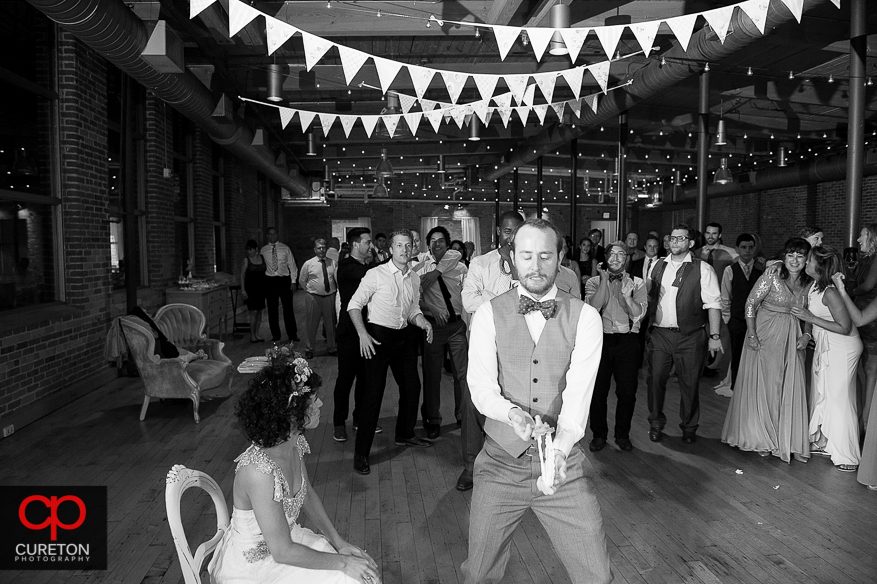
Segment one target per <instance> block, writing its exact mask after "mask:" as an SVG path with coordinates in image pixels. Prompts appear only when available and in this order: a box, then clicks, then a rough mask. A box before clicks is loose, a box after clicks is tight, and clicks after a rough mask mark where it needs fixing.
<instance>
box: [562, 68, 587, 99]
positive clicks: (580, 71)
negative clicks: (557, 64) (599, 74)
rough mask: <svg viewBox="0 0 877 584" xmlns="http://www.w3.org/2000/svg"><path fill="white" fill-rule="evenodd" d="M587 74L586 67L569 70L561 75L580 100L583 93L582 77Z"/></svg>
mask: <svg viewBox="0 0 877 584" xmlns="http://www.w3.org/2000/svg"><path fill="white" fill-rule="evenodd" d="M584 74H585V69H584V67H576V68H575V69H567V70H566V71H562V72H561V75H563V78H564V80H565V81H566V84H567V85H569V88H570V89H572V92H573V94H574V95H575V96H576V99H578V98H579V94H580V93H581V91H582V77H583V76H584Z"/></svg>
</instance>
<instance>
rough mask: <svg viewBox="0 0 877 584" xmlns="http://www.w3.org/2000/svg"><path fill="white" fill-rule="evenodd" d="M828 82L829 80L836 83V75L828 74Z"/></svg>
mask: <svg viewBox="0 0 877 584" xmlns="http://www.w3.org/2000/svg"><path fill="white" fill-rule="evenodd" d="M828 82H829V83H834V75H829V76H828Z"/></svg>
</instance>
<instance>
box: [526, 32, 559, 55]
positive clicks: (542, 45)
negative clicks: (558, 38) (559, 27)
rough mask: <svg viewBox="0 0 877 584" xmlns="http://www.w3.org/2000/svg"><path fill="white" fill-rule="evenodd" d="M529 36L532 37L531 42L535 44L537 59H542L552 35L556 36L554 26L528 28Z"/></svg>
mask: <svg viewBox="0 0 877 584" xmlns="http://www.w3.org/2000/svg"><path fill="white" fill-rule="evenodd" d="M527 36H528V37H530V44H531V45H533V52H534V53H535V54H536V60H537V61H541V60H542V55H544V54H545V49H547V48H548V43H550V42H551V37H553V36H554V29H553V28H532V27H531V28H528V29H527Z"/></svg>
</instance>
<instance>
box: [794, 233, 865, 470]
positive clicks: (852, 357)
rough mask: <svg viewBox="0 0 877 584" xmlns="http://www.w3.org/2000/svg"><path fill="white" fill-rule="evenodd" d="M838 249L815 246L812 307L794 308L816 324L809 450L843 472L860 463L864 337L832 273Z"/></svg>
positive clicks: (811, 261)
mask: <svg viewBox="0 0 877 584" xmlns="http://www.w3.org/2000/svg"><path fill="white" fill-rule="evenodd" d="M841 265H842V264H841V259H840V255H839V254H838V253H837V251H836V250H835V249H834V248H833V247H831V246H828V245H822V246H818V247H814V248H813V249H812V250H811V251H810V256H809V257H808V258H807V274H808V275H809V276H810V277H811V278H813V280H814V282H813V285H812V286H811V287H810V292H809V294H808V308H795V309H794V310H793V313H794V315H795V316H797V317H798V318H799V319H801V320H802V321H804V322H805V323H807V324H806V325H805V326H804V328H805V330H806V329H810V328H812V334H813V341H814V342H815V343H816V348H815V349H814V350H813V377H812V379H813V382H812V384H811V386H810V452H812V453H814V454H824V455H827V456H830V457H831V462H832V463H834V465H835V466H836V467H837V469H838V470H839V471H842V472H853V471H855V470H856V469H858V468H859V456H860V452H859V422H858V418H857V416H856V369H857V368H858V366H859V357H860V356H861V355H862V340H861V339H860V338H859V331H858V330H857V329H856V327H854V326H853V323H852V320H851V319H850V313H849V312H847V308H846V306H845V305H844V301H843V298H842V297H841V295H840V293H839V292H838V291H837V288H835V287H834V284H833V283H832V281H831V276H832V275H834V274H835V273H837V272H839V271H840V270H841Z"/></svg>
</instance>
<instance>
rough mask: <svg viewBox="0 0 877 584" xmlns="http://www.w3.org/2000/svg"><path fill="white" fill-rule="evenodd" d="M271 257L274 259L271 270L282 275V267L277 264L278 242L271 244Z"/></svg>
mask: <svg viewBox="0 0 877 584" xmlns="http://www.w3.org/2000/svg"><path fill="white" fill-rule="evenodd" d="M271 259H272V264H271V271H272V272H274V273H275V274H277V275H278V276H279V275H280V269H279V268H280V266H278V265H277V244H276V243H272V244H271Z"/></svg>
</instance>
